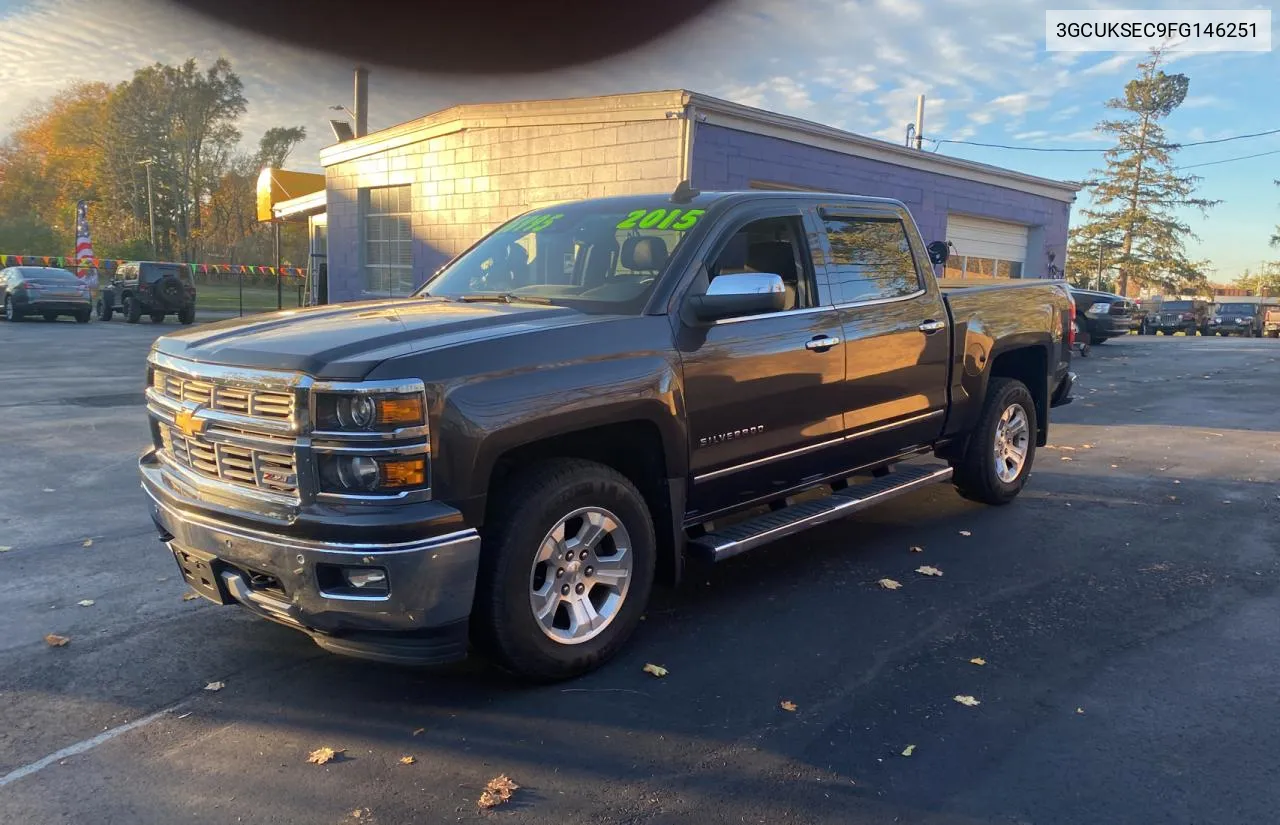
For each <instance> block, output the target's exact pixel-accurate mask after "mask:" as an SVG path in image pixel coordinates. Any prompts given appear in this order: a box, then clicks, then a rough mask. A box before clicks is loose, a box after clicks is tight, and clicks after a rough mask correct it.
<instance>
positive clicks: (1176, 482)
mask: <svg viewBox="0 0 1280 825" xmlns="http://www.w3.org/2000/svg"><path fill="white" fill-rule="evenodd" d="M1173 483H1174V484H1181V483H1182V482H1181V481H1178V479H1176V478H1175V479H1174V480H1173Z"/></svg>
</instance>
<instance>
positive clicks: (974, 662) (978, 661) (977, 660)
mask: <svg viewBox="0 0 1280 825" xmlns="http://www.w3.org/2000/svg"><path fill="white" fill-rule="evenodd" d="M986 663H987V660H986V659H984V658H982V657H981V656H974V657H973V658H972V659H970V660H969V664H971V665H979V666H981V665H985V664H986Z"/></svg>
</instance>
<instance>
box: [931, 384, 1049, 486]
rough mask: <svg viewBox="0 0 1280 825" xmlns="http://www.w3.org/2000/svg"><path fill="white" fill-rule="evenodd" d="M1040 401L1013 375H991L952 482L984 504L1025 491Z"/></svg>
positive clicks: (1034, 445) (1033, 452) (954, 466)
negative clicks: (1003, 376) (1037, 408)
mask: <svg viewBox="0 0 1280 825" xmlns="http://www.w3.org/2000/svg"><path fill="white" fill-rule="evenodd" d="M1036 432H1037V430H1036V405H1035V401H1034V400H1033V399H1032V398H1031V392H1030V390H1028V389H1027V386H1026V385H1025V384H1023V383H1022V382H1021V381H1018V380H1017V379H1015V378H992V379H991V383H990V385H989V386H988V388H987V400H986V403H985V404H984V405H983V407H982V414H981V416H979V418H978V425H977V426H976V427H975V428H974V430H973V432H972V433H971V434H970V436H969V443H968V445H967V446H966V447H965V452H964V455H963V456H962V458H961V459H960V461H959V463H956V464H953V465H952V467H953V468H954V470H955V474H954V476H953V477H952V481H953V483H954V484H955V486H956V489H957V490H958V491H959V492H960V495H962V496H964V497H965V498H967V499H970V500H972V501H978V502H981V503H983V504H992V505H1000V504H1008V503H1009V502H1011V501H1013V500H1014V499H1015V498H1016V497H1017V495H1018V493H1020V492H1022V488H1023V486H1024V485H1025V484H1026V483H1027V476H1028V475H1029V474H1030V472H1031V464H1032V462H1033V461H1034V460H1035V455H1036Z"/></svg>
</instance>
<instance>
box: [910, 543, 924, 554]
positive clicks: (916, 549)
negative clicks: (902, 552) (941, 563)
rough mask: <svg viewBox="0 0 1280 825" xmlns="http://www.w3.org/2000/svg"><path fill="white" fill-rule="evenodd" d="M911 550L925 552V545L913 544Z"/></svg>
mask: <svg viewBox="0 0 1280 825" xmlns="http://www.w3.org/2000/svg"><path fill="white" fill-rule="evenodd" d="M911 552H912V553H923V552H924V548H923V547H916V546H915V545H912V547H911Z"/></svg>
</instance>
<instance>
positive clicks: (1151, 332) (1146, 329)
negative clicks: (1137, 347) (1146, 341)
mask: <svg viewBox="0 0 1280 825" xmlns="http://www.w3.org/2000/svg"><path fill="white" fill-rule="evenodd" d="M1142 334H1143V335H1155V334H1156V328H1155V327H1144V328H1143V330H1142Z"/></svg>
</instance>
